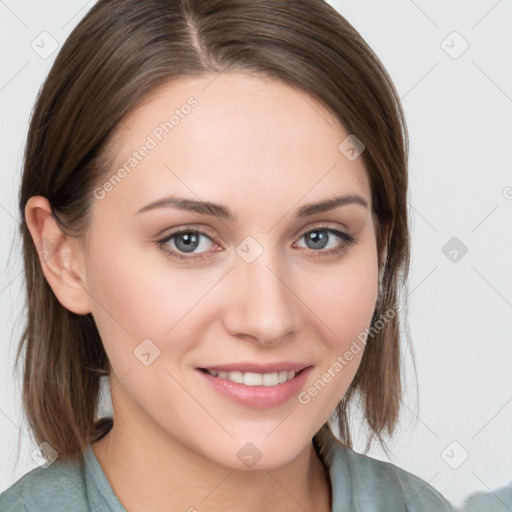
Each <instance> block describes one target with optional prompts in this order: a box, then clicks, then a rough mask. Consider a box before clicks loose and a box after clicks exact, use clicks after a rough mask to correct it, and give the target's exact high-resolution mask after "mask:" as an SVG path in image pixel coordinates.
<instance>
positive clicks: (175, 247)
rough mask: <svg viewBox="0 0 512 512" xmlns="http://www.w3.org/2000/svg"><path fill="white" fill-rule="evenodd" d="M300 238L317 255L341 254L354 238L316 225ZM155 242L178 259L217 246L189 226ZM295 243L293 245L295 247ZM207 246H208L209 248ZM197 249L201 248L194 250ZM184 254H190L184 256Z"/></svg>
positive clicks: (202, 254) (196, 256)
mask: <svg viewBox="0 0 512 512" xmlns="http://www.w3.org/2000/svg"><path fill="white" fill-rule="evenodd" d="M300 238H301V239H302V238H304V239H305V240H306V243H307V244H308V245H307V247H306V249H307V250H308V252H310V253H312V255H313V256H317V257H328V256H335V255H338V254H342V253H344V252H346V251H347V249H348V247H349V246H350V245H351V244H353V243H355V239H354V237H352V236H351V235H349V234H347V233H343V232H342V231H338V230H337V229H333V228H329V227H327V226H317V227H315V228H313V229H310V230H308V231H306V232H304V233H303V234H302V235H301V237H300ZM336 239H338V240H341V242H339V241H338V242H337V243H336ZM333 242H334V246H333ZM157 244H158V246H159V247H160V248H161V249H162V250H163V251H165V252H166V253H167V255H168V256H169V257H170V258H174V259H178V260H202V259H204V258H205V257H207V256H206V255H207V253H208V252H209V250H211V246H213V247H217V248H218V247H219V246H218V245H216V244H215V243H214V242H213V241H212V239H211V237H210V235H209V234H208V233H206V232H205V231H202V230H200V229H191V228H179V229H176V230H175V231H173V232H172V233H170V234H169V235H167V236H166V237H165V238H163V239H162V240H158V241H157ZM296 244H297V243H296ZM296 244H294V246H296V247H297V245H296ZM208 246H210V249H209V248H208ZM197 249H203V250H202V251H199V252H195V251H196V250H197ZM186 254H189V255H190V256H186Z"/></svg>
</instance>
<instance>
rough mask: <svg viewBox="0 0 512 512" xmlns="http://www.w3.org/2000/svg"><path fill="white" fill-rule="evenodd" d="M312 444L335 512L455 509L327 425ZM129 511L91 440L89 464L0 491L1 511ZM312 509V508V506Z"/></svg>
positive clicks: (47, 471)
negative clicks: (328, 482) (348, 444)
mask: <svg viewBox="0 0 512 512" xmlns="http://www.w3.org/2000/svg"><path fill="white" fill-rule="evenodd" d="M313 445H314V446H315V449H316V451H317V453H318V454H319V456H320V458H321V459H322V460H323V462H324V463H325V464H326V466H327V467H328V469H329V477H330V480H331V488H332V511H333V512H454V509H453V508H452V507H451V505H450V504H449V502H448V501H446V500H445V499H444V498H443V497H442V496H441V494H440V493H439V492H438V491H436V490H435V489H434V488H433V487H432V486H430V485H429V484H428V483H427V482H425V481H424V480H422V479H421V478H419V477H417V476H414V475H413V474H411V473H408V472H407V471H404V470H403V469H400V468H398V467H397V466H395V465H393V464H391V463H389V462H383V461H379V460H377V459H373V458H371V457H368V456H366V455H362V454H358V453H356V452H354V451H353V450H350V449H348V448H346V447H345V446H343V444H341V443H340V442H339V441H338V439H337V438H336V437H335V436H334V434H333V433H332V431H331V430H330V429H329V428H327V427H325V426H324V427H322V429H321V430H320V431H319V432H318V433H317V434H316V435H315V437H314V438H313ZM36 511H37V512H99V511H102V512H103V511H104V512H111V511H113V512H126V509H125V508H124V507H123V505H122V504H121V502H120V501H119V499H118V497H117V496H116V494H115V493H114V491H113V489H112V487H111V486H110V484H109V481H108V480H107V477H106V476H105V473H104V472H103V470H102V468H101V466H100V464H99V462H98V460H97V459H96V457H95V455H94V452H93V451H92V449H91V446H90V445H89V446H88V447H87V450H86V452H85V457H84V463H83V464H81V463H78V462H69V461H59V460H58V459H57V460H56V461H55V462H53V464H51V465H50V466H49V467H47V468H42V467H38V468H36V469H33V470H32V471H30V472H28V473H27V474H25V475H24V476H23V477H21V478H20V479H19V480H18V481H17V482H15V483H14V484H13V485H12V486H11V487H9V488H8V489H7V490H6V491H5V492H4V493H3V494H1V495H0V512H36ZM311 512H313V511H311Z"/></svg>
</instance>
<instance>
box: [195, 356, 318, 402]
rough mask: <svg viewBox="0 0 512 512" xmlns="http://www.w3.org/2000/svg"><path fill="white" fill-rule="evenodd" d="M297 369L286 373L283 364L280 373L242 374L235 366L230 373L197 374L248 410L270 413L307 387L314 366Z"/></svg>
mask: <svg viewBox="0 0 512 512" xmlns="http://www.w3.org/2000/svg"><path fill="white" fill-rule="evenodd" d="M291 366H292V367H293V365H291ZM297 366H298V367H297ZM252 367H254V365H252ZM223 368H226V367H225V366H223ZM295 368H296V369H283V365H282V364H281V369H280V370H279V371H272V372H268V371H267V372H266V373H260V372H254V371H242V370H240V369H233V367H232V366H230V367H229V371H227V370H226V369H224V370H223V369H217V368H196V371H197V373H198V375H200V376H201V379H202V381H203V382H204V383H205V384H206V385H207V386H208V387H209V388H210V389H212V390H213V391H214V392H216V393H219V394H220V395H221V396H224V397H226V398H227V399H229V400H231V401H234V402H237V403H239V404H242V405H243V406H245V407H250V408H259V409H269V408H273V407H278V406H280V405H284V404H285V403H288V402H289V401H290V400H292V399H293V398H294V397H296V396H297V395H298V393H299V392H300V391H301V389H303V388H304V386H305V385H306V383H307V380H308V378H309V375H310V373H311V371H312V370H313V366H312V365H309V366H307V365H295ZM244 369H246V367H245V368H244Z"/></svg>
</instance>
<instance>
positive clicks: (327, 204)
mask: <svg viewBox="0 0 512 512" xmlns="http://www.w3.org/2000/svg"><path fill="white" fill-rule="evenodd" d="M348 204H359V205H361V206H363V207H364V208H367V209H368V203H367V202H366V200H365V199H364V198H363V197H361V196H360V195H357V194H346V195H343V196H337V197H332V198H329V199H325V200H323V201H320V202H316V203H308V204H305V205H304V206H301V207H300V208H299V209H298V210H297V212H296V215H295V216H296V218H304V217H309V216H311V215H314V214H316V213H322V212H327V211H329V210H333V209H334V208H339V207H341V206H345V205H348ZM157 208H176V209H178V210H186V211H193V212H196V213H201V214H204V215H212V216H214V217H219V218H221V219H226V220H229V221H231V222H235V221H236V220H237V216H236V215H235V214H234V213H233V212H231V211H230V210H229V208H227V207H226V206H223V205H221V204H217V203H212V202H210V201H195V200H193V199H186V198H184V197H178V196H169V197H163V198H161V199H157V200H156V201H153V202H151V203H149V204H147V205H146V206H143V207H142V208H141V209H140V210H138V211H137V212H136V214H139V213H143V212H147V211H150V210H154V209H157Z"/></svg>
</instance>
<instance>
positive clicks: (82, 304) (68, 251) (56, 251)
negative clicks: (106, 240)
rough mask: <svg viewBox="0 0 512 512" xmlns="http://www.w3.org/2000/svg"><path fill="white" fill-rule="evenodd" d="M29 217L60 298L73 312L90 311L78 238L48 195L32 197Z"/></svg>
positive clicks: (46, 272) (48, 275) (43, 266)
mask: <svg viewBox="0 0 512 512" xmlns="http://www.w3.org/2000/svg"><path fill="white" fill-rule="evenodd" d="M25 219H26V222H27V227H28V229H29V231H30V234H31V236H32V240H33V242H34V247H35V250H36V251H37V253H38V256H39V262H40V264H41V269H42V271H43V274H44V276H45V278H46V280H47V282H48V284H49V285H50V287H51V288H52V290H53V292H54V293H55V296H56V297H57V299H58V301H59V302H60V303H61V304H62V305H63V306H64V307H65V308H66V309H69V310H70V311H72V312H73V313H76V314H79V315H84V314H87V313H90V312H91V308H90V302H89V293H88V291H87V282H86V280H85V266H84V259H83V254H82V251H81V249H80V247H79V244H78V241H77V240H76V239H74V238H72V237H69V236H67V235H66V234H64V233H63V231H62V230H61V228H60V226H59V225H58V223H57V222H56V220H55V218H54V217H53V215H52V209H51V206H50V203H49V202H48V199H47V198H45V197H43V196H33V197H31V198H29V200H28V201H27V204H26V206H25Z"/></svg>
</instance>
